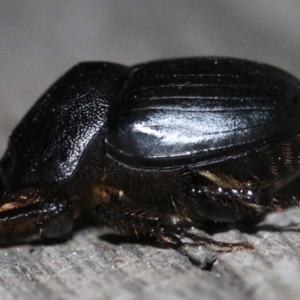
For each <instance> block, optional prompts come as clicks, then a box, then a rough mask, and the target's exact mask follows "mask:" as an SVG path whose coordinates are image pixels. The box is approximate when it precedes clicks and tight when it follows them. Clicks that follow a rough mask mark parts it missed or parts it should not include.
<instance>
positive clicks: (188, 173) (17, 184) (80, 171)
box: [0, 57, 300, 248]
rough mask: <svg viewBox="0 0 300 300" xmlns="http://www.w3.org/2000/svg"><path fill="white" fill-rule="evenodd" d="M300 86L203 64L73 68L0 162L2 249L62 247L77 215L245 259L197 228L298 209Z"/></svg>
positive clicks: (238, 64)
mask: <svg viewBox="0 0 300 300" xmlns="http://www.w3.org/2000/svg"><path fill="white" fill-rule="evenodd" d="M299 145H300V82H299V81H298V80H297V79H296V78H295V77H293V76H292V75H290V74H288V73H286V72H284V71H282V70H280V69H278V68H275V67H272V66H269V65H266V64H262V63H256V62H251V61H247V60H241V59H231V58H222V57H202V58H201V57H200V58H185V59H172V60H160V61H153V62H149V63H144V64H138V65H135V66H133V67H127V66H124V65H120V64H115V63H108V62H85V63H80V64H78V65H77V66H75V67H74V68H72V69H71V70H70V71H68V72H67V73H66V74H65V75H64V76H63V77H61V78H60V79H59V80H58V81H57V82H56V83H54V85H53V86H52V87H50V89H49V90H48V91H46V93H45V94H44V95H43V96H42V97H41V98H40V99H39V100H38V101H37V103H36V104H35V105H34V106H33V107H32V109H31V110H30V111H29V112H28V113H27V114H26V115H25V117H24V118H23V120H22V121H21V122H20V123H19V125H18V126H17V127H16V129H15V130H14V131H13V133H12V134H11V136H10V139H9V143H8V148H7V150H6V152H5V154H4V156H3V158H2V160H1V162H0V198H1V202H0V241H1V242H3V241H4V242H7V241H14V240H16V239H22V238H28V237H41V238H59V237H63V236H66V235H68V234H69V233H70V231H71V230H72V227H73V223H74V222H75V221H76V220H78V219H80V218H82V217H83V216H91V217H95V219H97V220H98V219H99V220H102V221H104V222H105V223H106V224H108V225H109V226H111V227H114V228H116V229H117V230H119V231H121V232H122V231H129V232H133V233H135V234H136V235H138V236H140V235H146V236H147V235H148V236H154V237H156V238H157V239H159V240H161V241H164V242H166V243H169V244H172V245H181V243H182V241H181V240H182V238H184V237H187V238H189V239H191V240H192V242H193V243H195V244H214V243H215V244H217V245H220V246H222V245H225V246H228V245H229V246H232V247H233V248H234V247H237V248H250V247H251V246H250V245H249V244H247V243H236V244H229V243H228V244H227V243H221V242H215V241H213V240H211V239H209V238H204V237H202V238H201V237H199V236H196V235H194V234H191V233H190V231H189V230H188V229H189V228H190V227H192V226H196V227H197V226H198V227H202V228H204V229H205V228H207V227H206V226H209V224H212V223H213V222H217V223H220V224H229V223H230V224H240V223H246V224H250V225H251V224H255V223H257V222H258V221H259V220H261V219H262V218H263V217H264V216H265V215H266V214H267V213H269V212H273V211H275V212H276V211H283V210H285V209H286V208H287V207H291V206H299V196H300V191H299V189H298V190H297V189H296V191H293V190H291V189H288V188H286V187H287V186H289V183H290V182H291V181H296V180H297V176H298V174H299V170H300V149H299Z"/></svg>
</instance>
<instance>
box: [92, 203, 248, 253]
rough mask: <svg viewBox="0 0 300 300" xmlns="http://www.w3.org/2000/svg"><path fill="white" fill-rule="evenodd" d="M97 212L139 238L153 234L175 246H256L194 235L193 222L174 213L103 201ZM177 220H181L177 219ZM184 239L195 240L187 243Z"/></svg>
mask: <svg viewBox="0 0 300 300" xmlns="http://www.w3.org/2000/svg"><path fill="white" fill-rule="evenodd" d="M96 215H97V217H99V218H100V219H102V220H104V221H105V222H106V223H107V224H108V225H110V226H111V227H113V228H115V229H116V230H117V231H119V232H122V233H124V232H127V231H133V233H134V234H135V235H136V236H137V237H139V236H140V235H146V236H147V235H148V236H153V237H156V238H157V239H158V240H160V241H163V242H164V243H167V244H169V245H172V246H174V247H179V246H184V245H189V246H211V247H214V248H217V251H218V252H228V251H233V250H244V249H253V247H252V246H251V245H250V244H248V243H247V242H242V243H225V242H219V241H215V240H213V239H210V238H207V237H202V236H199V235H196V234H193V233H191V232H189V231H188V230H189V229H190V228H192V227H193V226H194V225H195V224H192V223H191V222H188V221H186V220H183V219H182V220H180V219H178V218H176V217H175V218H174V217H172V216H168V217H166V216H165V215H162V214H160V213H157V212H151V211H147V210H145V209H141V208H137V207H134V206H131V205H129V204H127V203H125V204H124V203H122V202H119V203H113V204H106V203H102V204H99V205H98V206H97V207H96ZM175 219H176V220H177V221H175V222H174V220H175ZM184 238H187V239H189V240H191V242H183V241H182V239H184Z"/></svg>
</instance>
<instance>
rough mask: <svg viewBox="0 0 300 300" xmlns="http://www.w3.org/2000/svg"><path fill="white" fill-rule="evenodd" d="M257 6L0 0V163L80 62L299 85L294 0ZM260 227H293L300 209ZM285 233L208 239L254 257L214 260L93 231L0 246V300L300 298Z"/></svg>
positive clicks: (293, 245) (231, 0)
mask: <svg viewBox="0 0 300 300" xmlns="http://www.w3.org/2000/svg"><path fill="white" fill-rule="evenodd" d="M256 3H257V2H256V1H237V0H227V1H214V0H204V1H198V0H197V1H181V0H164V1H153V0H147V1H140V0H122V1H113V0H102V1H93V0H91V1H81V0H72V1H70V0H65V1H48V0H22V1H19V0H10V1H4V0H3V1H1V0H0V28H1V30H0V154H2V153H3V151H4V149H5V148H6V144H7V139H8V136H9V133H10V132H11V130H12V128H13V127H14V126H15V125H16V124H17V122H18V121H19V120H20V118H21V117H22V116H23V115H24V114H25V112H26V111H27V110H28V109H29V107H30V106H31V105H32V104H33V102H34V101H35V100H36V99H37V98H38V97H39V95H40V94H42V93H43V92H44V90H45V89H46V88H47V87H48V86H49V85H50V84H51V83H52V82H53V81H54V80H55V79H57V77H58V76H60V75H61V74H62V73H63V72H65V71H66V70H67V69H68V68H70V67H71V66H72V65H75V64H76V63H77V62H79V61H86V60H102V61H103V60H106V61H113V62H119V63H124V64H133V63H138V62H141V61H147V60H151V59H156V58H168V57H179V56H200V55H225V56H234V57H242V58H248V59H253V60H259V61H264V62H267V63H270V64H273V65H276V66H279V67H281V68H284V69H285V70H287V71H290V72H292V73H293V74H295V75H297V76H298V77H300V51H299V49H300V47H299V46H300V18H299V13H300V2H299V1H292V0H286V1H282V0H275V1H274V0H265V1H260V3H259V4H256ZM270 222H271V223H272V224H277V225H280V227H286V226H287V225H289V224H290V223H291V222H292V223H293V224H296V225H297V224H300V216H299V210H294V211H292V212H290V213H287V214H283V215H279V216H273V220H272V218H271V221H270ZM290 229H291V230H289V231H282V232H281V231H279V230H278V229H277V230H274V228H273V227H272V226H264V227H261V230H259V231H258V232H257V233H256V234H252V235H251V234H243V233H240V232H239V231H236V230H232V231H229V232H225V233H222V234H218V235H216V236H214V238H215V239H218V240H221V241H244V240H247V241H249V242H250V243H251V244H252V245H253V246H254V248H255V249H254V250H252V251H237V252H234V253H222V254H217V253H215V252H214V251H212V250H209V249H206V248H199V249H198V248H185V249H179V251H175V250H173V249H168V248H164V247H161V245H160V246H159V245H156V246H153V245H147V244H145V243H137V242H136V241H130V240H127V239H121V240H120V239H118V238H116V237H115V238H112V237H111V236H110V237H109V238H108V237H107V236H106V238H105V239H103V238H100V235H101V233H103V232H102V231H101V230H102V229H101V228H85V229H82V230H81V231H78V232H76V233H75V234H74V236H73V237H72V239H70V240H69V241H67V242H65V243H61V244H54V245H43V244H40V245H38V244H35V245H33V244H25V245H19V246H11V247H6V248H0V299H5V300H6V299H7V300H12V299H13V300H17V299H25V300H26V299H47V300H50V299H72V300H77V299H78V300H79V299H120V300H121V299H122V300H127V299H146V300H147V299H149V300H150V299H151V300H152V299H165V300H169V299H191V300H194V299H228V300H235V299H239V300H242V299H264V300H268V299H270V300H276V299H278V300H279V299H280V300H282V299H299V298H300V284H299V282H300V267H299V263H300V237H299V228H297V226H295V227H294V228H290ZM117 241H119V243H116V242H117ZM113 242H114V243H113ZM182 253H185V255H183V254H182ZM191 261H192V262H191ZM202 268H204V269H205V270H203V269H202Z"/></svg>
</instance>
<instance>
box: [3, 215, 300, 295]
mask: <svg viewBox="0 0 300 300" xmlns="http://www.w3.org/2000/svg"><path fill="white" fill-rule="evenodd" d="M289 220H293V222H298V223H299V222H300V211H292V212H291V213H289V214H285V215H283V216H282V217H278V216H277V220H276V221H275V223H278V222H280V221H283V224H284V225H287V224H288V223H289ZM100 233H101V231H100V230H98V229H92V228H89V229H83V230H81V231H80V232H77V233H76V234H75V235H74V236H73V238H72V239H71V240H69V241H68V242H66V243H62V244H56V245H48V246H46V245H23V246H14V247H9V248H3V249H1V250H0V255H1V260H0V269H1V277H0V294H1V299H15V300H16V299H45V298H46V299H72V300H74V299H122V300H124V299H149V300H150V299H191V300H192V299H220V300H221V299H223V300H224V299H228V300H234V299H237V300H242V299H266V300H268V299H270V300H275V299H285V298H286V299H299V294H300V285H299V281H300V265H299V264H300V263H299V261H300V251H299V249H300V238H299V232H298V231H297V230H296V231H288V232H278V231H275V232H272V231H269V230H261V231H259V232H258V233H257V234H255V235H247V234H241V233H240V232H239V231H236V230H232V231H229V232H227V233H222V234H218V235H215V239H218V240H222V241H244V240H247V241H249V242H250V243H251V244H252V245H253V246H254V247H255V249H254V250H251V251H249V250H247V251H246V250H245V251H236V252H232V253H222V254H217V253H215V252H214V251H212V250H208V249H207V248H203V247H185V248H184V249H179V250H181V251H184V252H186V254H187V255H182V254H181V253H180V252H181V251H176V250H173V249H169V248H163V247H158V245H156V246H153V245H146V244H138V243H131V242H130V241H129V242H127V241H126V239H123V242H121V243H120V244H115V243H114V244H113V243H111V242H109V241H106V239H107V238H106V239H104V240H103V239H101V238H100ZM104 236H105V235H104ZM110 239H111V238H110ZM113 240H114V241H117V240H118V238H117V237H115V238H114V239H113ZM121 240H122V239H121ZM190 258H191V259H192V261H193V263H192V262H191V260H190ZM201 267H202V268H203V267H204V268H205V269H206V270H202V269H201ZM287 297H288V298H287Z"/></svg>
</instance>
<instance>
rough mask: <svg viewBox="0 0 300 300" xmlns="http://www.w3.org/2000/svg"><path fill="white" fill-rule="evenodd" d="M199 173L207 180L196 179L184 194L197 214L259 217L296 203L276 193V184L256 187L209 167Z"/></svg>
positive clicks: (228, 219)
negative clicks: (210, 170)
mask: <svg viewBox="0 0 300 300" xmlns="http://www.w3.org/2000/svg"><path fill="white" fill-rule="evenodd" d="M199 174H200V175H203V176H204V177H206V178H207V179H209V181H210V182H209V183H203V182H201V181H199V182H197V181H196V182H195V183H193V184H191V185H190V186H189V187H188V188H187V189H186V191H185V197H186V198H187V199H188V202H189V203H191V207H192V208H193V209H194V210H195V211H196V215H198V217H200V216H201V217H203V218H205V219H210V220H214V221H223V222H236V221H239V220H242V219H245V218H246V219H248V218H250V219H253V220H257V221H259V220H260V219H261V218H262V217H263V216H265V215H266V214H267V213H269V212H276V211H284V210H285V209H286V208H288V207H291V206H299V201H297V199H296V198H295V197H292V196H291V197H287V196H282V195H280V194H278V193H277V191H276V188H275V186H276V184H273V185H270V186H266V187H263V188H259V187H258V186H256V185H255V184H249V183H247V182H241V181H239V180H236V179H234V178H232V177H229V176H226V175H224V174H221V175H220V174H215V173H211V172H209V171H201V172H198V175H199ZM191 213H193V211H191ZM196 218H197V216H196Z"/></svg>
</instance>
